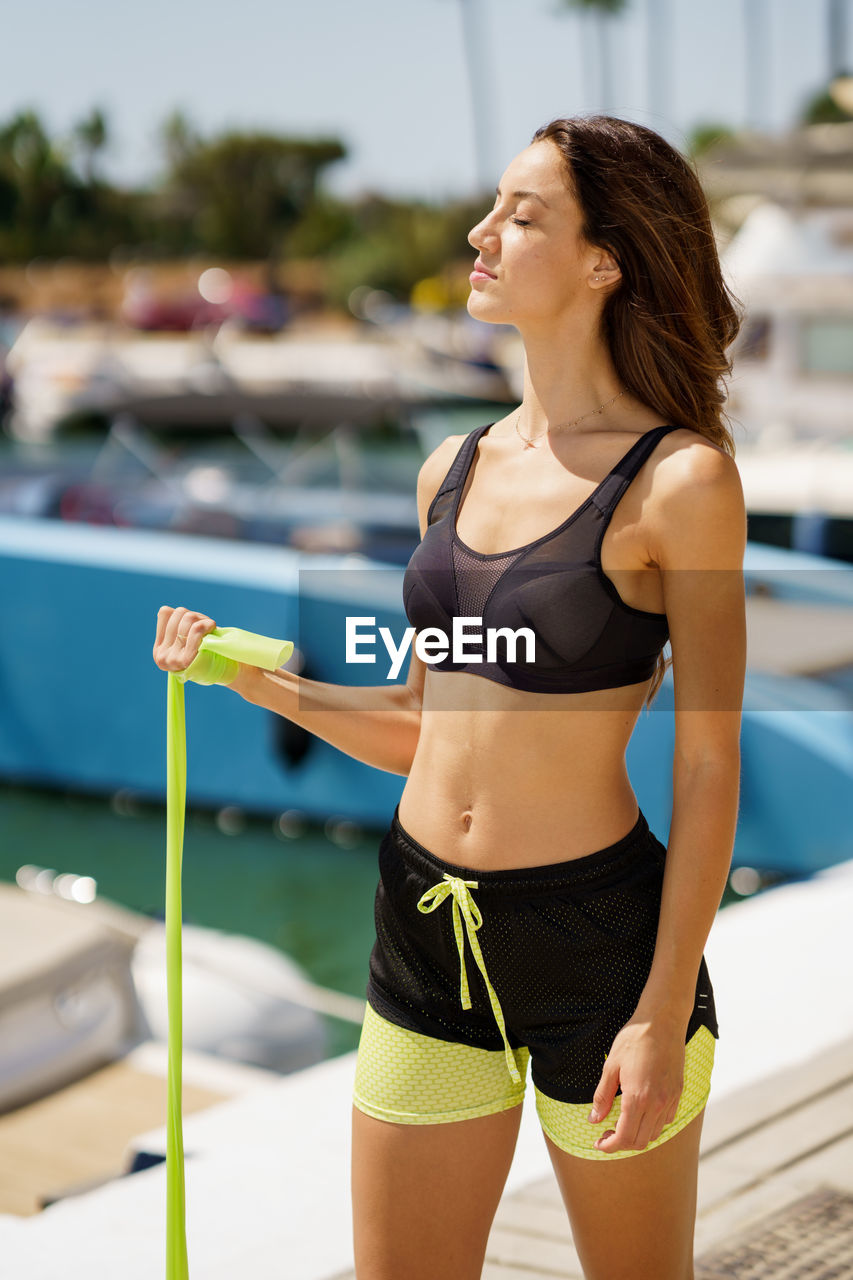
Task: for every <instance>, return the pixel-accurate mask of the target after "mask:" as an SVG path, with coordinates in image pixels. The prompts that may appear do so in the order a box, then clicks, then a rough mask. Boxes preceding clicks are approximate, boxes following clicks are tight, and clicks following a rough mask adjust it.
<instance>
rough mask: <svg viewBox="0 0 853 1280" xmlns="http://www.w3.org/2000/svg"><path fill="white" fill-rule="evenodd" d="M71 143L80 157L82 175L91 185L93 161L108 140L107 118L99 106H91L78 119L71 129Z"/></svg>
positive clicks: (87, 183)
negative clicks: (81, 117)
mask: <svg viewBox="0 0 853 1280" xmlns="http://www.w3.org/2000/svg"><path fill="white" fill-rule="evenodd" d="M71 136H72V140H73V144H74V145H75V146H76V148H77V150H78V151H79V152H80V154H81V157H82V166H83V177H84V179H85V182H86V185H87V186H89V187H91V186H92V184H93V182H94V178H95V162H96V160H97V156H98V152H99V151H103V150H104V148H105V147H106V146H107V143H108V140H109V129H108V127H107V118H106V116H105V115H104V113H103V111H101V110H100V108H99V107H93V109H92V111H91V112H90V113H89V115H88V116H87V117H86V118H85V119H84V120H80V121H78V123H77V124H76V125H75V126H74V128H73V130H72V135H71Z"/></svg>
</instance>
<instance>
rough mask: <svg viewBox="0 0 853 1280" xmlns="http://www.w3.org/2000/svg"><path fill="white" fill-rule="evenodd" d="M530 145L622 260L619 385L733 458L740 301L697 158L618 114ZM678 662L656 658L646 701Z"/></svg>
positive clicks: (543, 135)
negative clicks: (551, 147)
mask: <svg viewBox="0 0 853 1280" xmlns="http://www.w3.org/2000/svg"><path fill="white" fill-rule="evenodd" d="M530 141H531V143H533V142H544V141H550V142H553V143H554V144H555V146H557V147H558V148H559V150H560V154H561V155H562V157H563V160H564V162H565V178H566V183H567V186H568V189H569V190H570V192H571V194H572V195H573V196H574V198H575V200H576V201H577V203H578V205H579V207H580V210H581V214H582V218H583V221H582V224H581V235H582V237H583V238H584V240H586V242H587V243H588V244H591V245H595V246H596V247H598V248H602V249H606V250H607V251H608V252H609V253H611V254H612V255H613V257H614V258H615V259H616V261H617V263H618V264H619V270H620V272H621V275H622V279H621V281H620V282H619V283H618V284H617V286H616V287H615V288H614V289H613V291H612V292H611V293H610V295H609V297H608V298H607V299H606V301H605V304H604V308H603V312H602V325H603V326H604V333H605V336H606V339H607V342H608V345H609V347H610V353H611V357H612V359H613V364H614V366H615V369H616V372H617V374H618V375H619V378H620V380H621V383H622V385H623V386H624V387H626V388H627V389H628V390H629V391H630V392H631V393H632V394H633V395H635V396H636V397H637V398H638V399H640V400H642V401H643V402H644V403H645V404H647V405H649V406H650V407H651V408H653V409H655V410H656V411H657V412H658V413H659V414H660V415H661V421H662V422H677V423H681V424H683V425H684V426H685V427H689V428H690V430H692V431H697V432H698V433H699V434H700V435H703V436H706V437H707V439H709V440H711V441H713V443H714V444H716V445H718V446H719V447H720V448H722V449H725V451H726V452H727V453H728V454H730V455H731V457H734V455H735V443H734V437H733V435H732V432H731V430H730V428H729V425H728V422H729V419H728V415H727V414H726V413H725V410H724V405H725V402H726V389H725V385H724V380H725V378H726V377H727V376H729V375H730V374H731V372H732V361H731V359H730V358H729V357H728V356H727V355H726V350H727V348H728V347H729V346H730V345H731V343H732V342H733V341H734V339H735V338H736V337H737V334H738V331H739V329H740V327H741V324H742V323H743V318H744V314H745V309H744V306H743V303H742V301H741V300H740V299H739V298H737V297H735V295H734V294H732V293H731V291H730V290H729V288H728V286H727V285H726V282H725V280H724V278H723V273H722V270H721V267H720V260H719V256H718V253H717V244H716V240H715V237H714V231H713V227H712V224H711V214H710V210H709V209H708V201H707V199H706V197H705V192H704V191H703V189H702V184H701V182H700V180H699V177H698V174H697V172H696V170H695V168H694V167H693V165H692V162H691V161H689V160H687V159H685V157H684V156H682V155H681V153H680V152H678V151H677V150H676V149H675V148H674V147H672V146H671V145H670V144H669V143H668V142H667V141H666V140H665V139H664V138H662V137H661V136H660V134H658V133H655V132H654V130H652V129H647V128H645V127H644V126H643V125H641V124H635V123H634V122H633V121H632V120H622V119H620V118H619V117H617V116H606V115H586V116H584V115H579V116H571V117H569V118H567V119H566V118H557V119H555V120H552V121H551V122H550V123H549V124H546V125H543V126H542V127H541V128H540V129H537V130H536V132H535V133H534V135H533V137H532V138H531V140H530ZM671 662H672V659H671V658H664V656H663V654H661V655H660V657H659V658H658V663H657V667H656V668H655V672H654V675H653V676H652V682H651V685H650V686H649V691H648V693H647V695H646V700H645V701H646V705H648V706H650V705H651V703H652V700H653V698H654V697H655V695H656V693H657V691H658V689H659V688H660V685H661V682H662V680H663V678H664V675H665V673H666V670H667V667H668V666H670V664H671Z"/></svg>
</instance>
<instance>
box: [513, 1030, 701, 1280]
mask: <svg viewBox="0 0 853 1280" xmlns="http://www.w3.org/2000/svg"><path fill="white" fill-rule="evenodd" d="M715 1048H716V1041H715V1040H714V1037H713V1036H712V1035H711V1032H710V1031H709V1030H708V1028H707V1027H704V1026H703V1027H700V1028H699V1030H698V1031H697V1032H696V1034H695V1035H694V1036H692V1037H691V1039H690V1041H689V1042H688V1044H687V1046H686V1050H685V1062H684V1088H683V1090H682V1094H681V1099H680V1101H679V1104H678V1110H677V1112H676V1114H675V1116H674V1118H673V1119H672V1121H671V1122H670V1123H669V1124H667V1125H664V1127H663V1129H662V1130H661V1133H660V1135H659V1136H658V1137H657V1138H656V1139H655V1140H654V1142H651V1143H649V1144H648V1146H647V1147H645V1148H643V1150H641V1151H637V1150H635V1149H626V1150H622V1151H614V1152H610V1153H607V1152H601V1151H596V1150H595V1148H594V1147H593V1146H592V1144H593V1143H594V1142H595V1139H596V1138H597V1137H598V1136H599V1135H600V1134H601V1133H603V1132H605V1131H606V1130H608V1129H613V1128H615V1126H616V1124H617V1122H618V1119H619V1112H620V1108H621V1094H618V1095H617V1096H616V1098H615V1100H614V1103H613V1106H612V1107H611V1109H610V1113H609V1115H608V1116H606V1117H605V1118H604V1120H601V1121H599V1123H598V1124H595V1125H593V1124H590V1122H589V1121H588V1120H587V1119H586V1116H587V1114H588V1112H589V1103H588V1102H584V1103H582V1104H578V1103H561V1102H555V1101H554V1100H553V1099H551V1098H548V1097H547V1096H545V1095H544V1094H542V1093H541V1092H540V1090H539V1089H537V1091H536V1105H537V1109H538V1112H539V1118H540V1120H541V1122H542V1128H543V1131H544V1133H545V1139H546V1142H547V1144H548V1151H549V1154H550V1156H551V1162H552V1164H553V1165H554V1170H555V1172H556V1174H557V1180H558V1182H559V1185H560V1190H561V1193H562V1196H563V1200H564V1202H565V1205H566V1209H567V1210H568V1214H569V1220H570V1222H571V1227H572V1236H573V1239H574V1242H575V1248H576V1249H577V1251H578V1256H579V1257H580V1259H581V1263H582V1264H583V1267H584V1275H585V1276H586V1278H587V1280H692V1277H693V1234H694V1228H695V1222H696V1191H697V1180H698V1169H699V1140H700V1136H701V1131H702V1120H703V1117H704V1114H705V1105H706V1103H707V1100H708V1097H709V1094H710V1089H711V1074H712V1071H713V1064H714V1053H715Z"/></svg>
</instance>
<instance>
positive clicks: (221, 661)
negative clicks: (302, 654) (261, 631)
mask: <svg viewBox="0 0 853 1280" xmlns="http://www.w3.org/2000/svg"><path fill="white" fill-rule="evenodd" d="M292 653H293V641H292V640H274V639H273V638H272V637H271V636H261V635H257V634H256V633H255V632H254V631H244V630H243V629H242V628H241V627H214V629H213V630H212V631H209V632H208V633H207V635H206V636H205V637H204V639H203V640H202V642H201V644H200V646H199V651H198V653H197V654H196V656H195V658H194V659H193V661H192V662H191V663H190V665H189V666H188V667H186V668H185V669H184V670H183V671H174V672H173V673H172V674H173V675H174V676H175V677H176V678H177V679H178V680H179V681H180V683H181V684H184V683H185V682H186V681H187V680H191V681H192V682H193V683H194V684H225V685H228V684H230V683H231V681H232V680H233V679H234V678H235V677H236V675H237V672H238V671H239V669H240V666H239V664H240V663H241V662H245V663H246V665H247V666H249V667H262V668H263V669H264V670H265V671H275V670H276V668H277V667H280V666H282V665H283V664H284V663H285V662H287V660H288V658H289V657H290V656H291V654H292Z"/></svg>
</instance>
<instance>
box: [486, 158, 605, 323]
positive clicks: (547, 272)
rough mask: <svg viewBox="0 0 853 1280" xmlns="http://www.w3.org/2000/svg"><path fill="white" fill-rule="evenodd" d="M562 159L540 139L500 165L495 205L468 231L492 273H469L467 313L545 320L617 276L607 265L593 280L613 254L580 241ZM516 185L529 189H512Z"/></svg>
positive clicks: (596, 298)
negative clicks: (603, 273)
mask: <svg viewBox="0 0 853 1280" xmlns="http://www.w3.org/2000/svg"><path fill="white" fill-rule="evenodd" d="M563 164H564V162H563V159H562V156H561V155H560V152H559V151H558V149H557V148H556V146H554V144H553V143H552V142H549V141H547V140H546V141H544V142H534V143H532V144H531V145H530V146H529V147H526V148H525V150H524V151H521V152H519V154H518V155H517V156H516V157H515V159H514V160H513V161H512V162H511V163H510V164H509V165H508V167H507V168H506V169H505V170H504V173H503V176H502V177H501V180H500V184H499V191H500V194H499V195H496V196H495V204H494V208H493V209H492V210H491V212H490V213H488V214H487V215H486V217H485V218H483V220H482V221H481V222H478V223H477V225H476V227H473V228H472V229H471V231H470V232H469V233H468V241H469V243H470V244H471V245H472V246H473V247H474V248H475V249H476V250H477V251H478V255H479V257H480V259H481V260H482V262H483V264H484V266H485V267H486V268H487V270H488V271H490V272H492V274H493V276H494V279H489V278H486V277H483V276H480V275H474V276H473V277H472V279H471V293H470V294H469V296H468V312H469V314H470V315H472V316H474V317H475V318H476V319H477V320H485V321H487V322H488V323H491V324H513V325H516V326H517V327H519V328H520V329H524V328H525V327H531V326H536V325H539V324H541V323H542V322H545V323H547V324H549V325H550V324H553V322H554V321H555V320H557V319H559V318H560V317H561V316H563V315H565V314H567V313H568V312H569V311H572V310H574V309H576V308H577V307H578V306H579V305H588V304H589V303H591V302H592V303H594V304H596V305H597V304H599V303H600V302H601V300H602V298H601V296H600V295H599V292H598V291H599V288H600V286H601V285H607V284H613V283H615V280H616V279H617V278H618V274H619V273H618V271H616V270H610V271H608V272H607V273H606V274H605V276H604V278H603V279H602V280H601V281H594V277H595V276H596V275H597V274H601V264H602V263H605V262H607V263H613V259H612V258H610V257H609V255H608V254H606V253H603V252H602V251H601V250H598V249H595V248H591V247H590V246H589V245H587V244H584V243H583V242H582V241H581V239H580V236H579V232H580V226H581V212H580V209H579V207H578V205H577V203H576V202H575V200H574V198H573V197H572V196H571V195H570V193H569V191H568V189H567V187H566V184H565V180H564V177H563ZM523 191H528V192H534V193H535V194H534V195H521V196H519V195H516V194H515V193H516V192H523ZM536 196H539V197H540V199H536ZM596 264H598V270H596ZM614 266H615V264H614ZM590 282H594V283H593V289H590V287H589V285H590Z"/></svg>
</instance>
